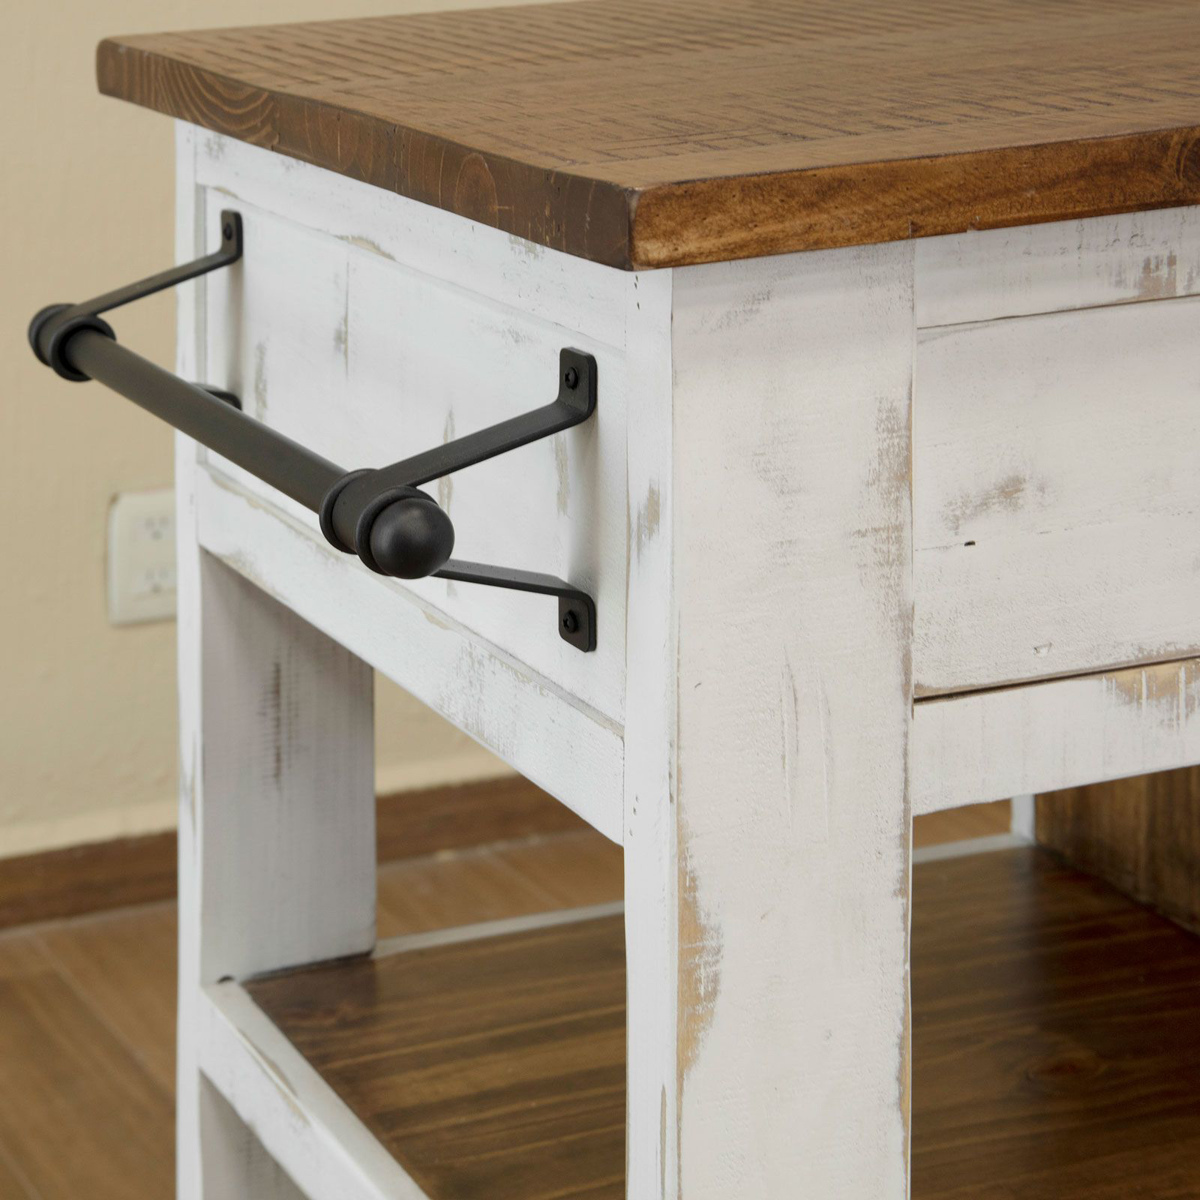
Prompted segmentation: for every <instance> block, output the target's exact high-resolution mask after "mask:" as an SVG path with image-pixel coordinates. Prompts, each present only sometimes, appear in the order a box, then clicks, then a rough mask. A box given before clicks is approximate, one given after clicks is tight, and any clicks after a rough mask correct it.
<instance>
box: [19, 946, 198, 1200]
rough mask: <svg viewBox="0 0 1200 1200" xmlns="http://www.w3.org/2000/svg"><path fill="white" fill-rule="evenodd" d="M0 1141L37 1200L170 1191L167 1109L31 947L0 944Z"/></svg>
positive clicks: (167, 1101)
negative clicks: (0, 1081)
mask: <svg viewBox="0 0 1200 1200" xmlns="http://www.w3.org/2000/svg"><path fill="white" fill-rule="evenodd" d="M0 1064H3V1076H4V1086H3V1088H0V1143H2V1144H3V1145H4V1146H5V1147H6V1148H7V1150H8V1152H9V1154H11V1155H13V1156H14V1159H15V1161H16V1162H17V1163H18V1166H19V1170H20V1172H21V1174H22V1175H23V1176H24V1177H25V1179H27V1180H28V1183H29V1185H30V1186H31V1187H32V1189H33V1191H34V1193H35V1195H36V1196H37V1197H39V1200H77V1198H78V1197H80V1196H86V1197H88V1198H89V1200H110V1198H111V1200H128V1198H129V1197H130V1196H134V1195H136V1196H169V1195H171V1194H172V1189H173V1188H174V1164H173V1157H174V1156H173V1142H174V1131H173V1118H174V1114H173V1111H172V1110H173V1105H172V1103H171V1098H170V1096H169V1094H167V1093H166V1092H164V1091H163V1089H162V1088H161V1087H159V1086H158V1085H157V1083H155V1081H154V1080H153V1079H152V1078H151V1077H150V1076H149V1075H148V1074H147V1073H146V1072H145V1071H143V1070H142V1069H141V1068H140V1067H139V1066H138V1064H137V1063H136V1061H134V1059H133V1058H132V1056H131V1055H130V1054H129V1052H128V1050H127V1049H126V1048H125V1046H124V1045H123V1044H122V1043H121V1042H120V1041H119V1040H118V1039H117V1038H116V1037H115V1035H114V1034H112V1033H111V1032H110V1031H109V1029H108V1028H107V1027H106V1026H105V1025H104V1024H103V1022H101V1021H100V1020H99V1018H97V1017H96V1015H95V1014H94V1013H93V1012H91V1011H90V1010H89V1008H88V1007H87V1005H86V1004H85V1003H84V1001H83V1000H81V998H80V997H79V995H78V994H77V993H76V991H75V990H74V988H72V987H71V986H70V985H69V984H68V983H67V982H66V980H64V979H63V978H62V977H61V976H60V975H59V974H58V972H57V971H56V970H55V969H54V966H53V964H52V963H51V962H50V960H49V959H48V958H47V957H46V955H45V954H44V953H43V952H42V950H41V949H40V947H38V946H37V944H36V942H35V941H34V940H33V939H31V938H28V937H21V936H16V937H13V936H10V937H7V938H4V939H0Z"/></svg>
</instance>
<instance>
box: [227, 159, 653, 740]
mask: <svg viewBox="0 0 1200 1200" xmlns="http://www.w3.org/2000/svg"><path fill="white" fill-rule="evenodd" d="M248 150H251V148H248V147H244V146H243V147H240V151H241V152H240V153H239V154H237V155H230V154H225V155H223V156H222V157H221V158H220V159H219V160H216V161H214V160H211V159H209V158H208V157H207V156H205V157H204V170H205V174H204V178H205V180H206V181H207V182H206V195H205V198H204V204H205V206H206V208H207V211H208V219H209V220H210V221H211V222H213V224H214V226H215V223H216V222H217V220H218V213H219V211H220V209H222V208H226V207H230V206H233V207H235V208H237V209H238V210H239V211H240V212H241V213H242V219H243V227H244V231H245V244H246V250H245V256H244V258H243V260H242V262H241V263H240V264H239V265H238V267H237V268H236V270H233V271H226V272H218V273H216V274H214V275H213V276H211V277H210V278H209V279H208V280H207V281H206V296H207V304H206V318H207V327H208V337H207V348H208V380H207V381H208V382H212V383H215V384H218V385H222V386H226V387H229V388H230V389H231V390H233V391H235V392H237V391H239V390H241V391H245V390H247V388H248V386H249V384H250V381H251V380H253V381H254V394H255V409H256V412H257V415H261V416H262V417H263V418H264V419H265V421H266V422H267V423H268V424H269V425H271V426H272V427H273V428H276V429H279V430H280V431H281V432H284V433H286V434H287V435H288V436H289V437H291V438H293V439H294V440H296V441H298V442H300V443H302V444H304V445H308V446H312V447H313V448H314V449H316V450H317V451H318V452H319V453H320V454H322V455H323V456H324V457H326V458H329V459H331V460H332V461H334V462H336V463H339V464H341V465H342V466H344V467H346V468H348V469H349V468H357V467H363V466H368V467H370V466H380V465H384V464H386V463H389V462H394V461H396V460H397V459H400V458H403V457H404V456H405V455H407V454H410V453H415V452H417V451H419V450H424V449H427V448H429V447H431V446H436V445H439V444H441V443H443V442H445V441H447V440H450V439H451V438H453V437H456V436H461V435H463V434H466V433H470V432H473V431H475V430H478V429H481V428H483V427H485V426H487V425H489V424H492V423H494V422H496V421H499V420H502V419H504V418H507V417H511V416H514V415H516V414H518V413H521V412H524V411H527V410H528V409H530V408H533V407H536V406H538V405H542V404H545V403H548V402H549V401H550V400H551V399H552V398H553V396H554V395H555V394H556V391H557V367H558V354H559V350H560V349H561V348H562V347H564V346H575V347H578V348H579V349H582V350H586V351H589V352H591V353H594V354H595V355H596V357H597V362H598V366H599V378H600V396H599V405H598V409H597V412H596V415H595V417H593V418H592V419H591V420H590V421H588V422H587V424H586V425H584V426H581V427H579V428H578V429H572V430H570V431H569V432H567V433H564V434H561V435H559V436H557V437H554V438H549V439H545V440H542V441H539V442H535V443H533V444H531V445H528V446H524V447H522V448H520V449H519V450H516V451H513V452H512V453H510V454H506V455H502V456H500V457H498V458H496V459H493V460H491V461H488V462H484V463H480V464H478V465H476V466H473V467H471V468H469V469H468V470H464V471H460V472H457V473H456V474H454V475H452V476H446V477H444V478H442V479H440V480H438V481H437V482H436V485H434V484H431V485H430V487H429V490H430V492H431V493H432V494H433V495H435V496H436V497H437V499H438V501H439V503H440V504H441V505H442V506H443V508H445V509H446V510H447V511H449V512H450V513H451V516H452V519H453V521H454V526H455V537H456V543H455V553H456V555H457V556H458V557H461V558H465V559H476V560H480V561H485V562H497V563H502V564H505V565H510V566H514V567H521V568H525V569H527V570H536V571H541V572H545V573H548V574H553V575H559V576H561V577H563V578H566V579H568V580H570V581H571V582H572V583H575V584H577V585H578V586H581V587H584V588H587V589H588V590H589V591H591V592H592V594H593V595H594V597H595V599H596V603H597V609H598V638H597V648H596V650H595V651H594V652H593V653H592V654H590V655H587V656H583V655H580V654H579V652H578V651H577V650H575V649H574V648H573V647H571V646H570V645H568V644H567V643H566V642H564V641H563V640H562V639H561V638H558V637H554V636H547V634H546V624H545V621H544V620H539V619H538V617H537V616H536V615H535V614H538V613H541V612H543V610H544V609H545V604H544V603H543V604H542V605H541V606H539V603H538V601H537V600H536V599H535V600H533V601H532V602H531V600H530V597H529V596H527V595H525V594H522V593H519V592H514V591H507V590H502V589H495V588H486V589H485V588H480V587H470V586H465V585H462V584H454V583H452V582H449V581H445V580H436V579H428V580H420V581H414V582H413V583H411V584H409V585H406V586H409V587H411V589H412V590H413V591H414V592H415V593H417V594H419V595H420V596H421V597H422V598H423V599H424V600H425V602H426V603H428V604H430V605H433V606H436V607H437V608H438V609H440V610H442V611H443V612H445V614H446V615H447V616H448V617H449V618H450V619H451V620H453V621H455V622H457V623H459V624H460V625H463V626H465V627H467V628H470V629H472V630H474V631H475V632H476V634H477V635H478V636H479V637H480V638H481V639H484V640H486V641H488V642H491V643H493V644H495V645H497V646H500V647H502V648H503V649H504V650H505V651H506V652H508V653H510V654H512V655H513V656H514V657H515V658H516V659H518V660H519V661H520V662H522V663H524V664H526V665H527V666H528V668H529V669H530V671H531V672H533V673H536V674H538V675H540V676H544V677H546V678H548V679H550V680H552V681H553V682H554V683H555V684H556V685H557V686H560V687H562V688H564V689H565V690H567V691H569V692H570V693H571V694H572V695H575V696H578V697H579V698H580V699H581V700H582V701H583V702H584V703H586V704H588V705H590V706H591V707H593V708H596V709H598V710H600V711H601V712H603V713H604V714H605V716H607V717H608V718H609V719H610V720H613V721H616V722H621V721H622V720H623V711H622V706H623V702H624V657H625V656H624V644H623V630H624V624H625V617H624V606H625V568H624V559H625V551H626V530H625V514H624V511H623V494H624V470H625V454H624V435H625V413H624V409H625V403H626V393H627V391H628V389H629V387H630V381H629V379H628V373H627V370H626V367H625V361H624V350H623V342H624V338H625V332H624V330H625V320H624V319H623V318H621V319H619V320H617V321H616V322H614V318H613V316H612V314H611V313H609V312H607V311H605V312H603V313H601V312H599V311H597V308H596V305H595V304H594V303H591V302H588V301H587V300H586V299H584V300H583V301H582V302H581V301H578V300H576V301H575V302H574V303H573V304H571V305H564V306H563V309H562V311H560V312H556V313H554V314H552V315H550V314H547V315H536V314H535V313H533V312H531V311H530V306H529V304H528V303H527V299H526V298H527V296H528V295H531V294H536V293H537V291H538V290H539V281H540V280H542V279H543V278H544V277H545V276H546V275H547V274H548V268H549V265H550V264H549V260H550V259H553V258H562V257H565V256H562V255H554V254H552V253H551V252H547V254H546V255H543V256H541V257H539V258H537V259H533V260H531V259H529V258H528V257H527V256H521V255H517V254H516V252H515V249H514V247H513V246H512V244H511V241H510V240H509V239H507V238H504V237H499V239H498V240H496V241H494V242H493V243H492V244H491V246H490V251H489V252H490V253H491V254H493V255H495V256H496V257H497V258H499V259H500V262H499V263H493V264H492V266H491V268H490V269H489V268H485V267H484V266H483V265H482V264H480V269H479V272H478V276H479V278H478V281H472V283H471V285H470V286H467V285H465V284H464V282H463V281H461V280H460V279H458V278H457V277H456V273H455V272H454V271H453V270H451V269H450V266H451V264H445V265H443V266H442V268H441V269H440V270H438V271H434V270H433V269H432V267H433V264H431V263H430V262H428V261H427V258H428V246H426V247H425V248H424V250H419V249H415V248H413V247H408V248H407V249H406V251H405V253H404V255H403V256H401V255H399V254H380V253H378V252H376V250H374V249H369V248H363V247H362V246H361V245H360V244H359V243H361V242H362V241H363V237H364V235H366V236H367V240H368V241H373V242H379V241H380V239H385V238H388V237H394V230H393V227H394V225H395V222H396V217H397V213H398V211H400V210H405V209H406V208H409V209H411V208H417V209H419V208H420V207H421V206H420V205H413V204H412V203H411V202H409V201H403V200H400V199H399V198H398V197H392V198H391V201H392V203H391V204H390V205H386V206H383V207H382V208H379V207H378V206H377V205H375V204H365V203H363V199H364V197H363V196H362V194H361V193H360V191H359V189H358V188H357V187H356V185H354V183H353V181H352V180H349V179H346V178H345V177H342V176H337V175H332V174H329V173H327V172H320V171H311V169H309V170H307V171H306V170H301V171H299V172H296V171H293V172H290V173H288V174H287V176H286V179H284V178H283V176H282V175H281V174H280V168H279V166H278V165H277V160H278V158H279V156H278V155H273V154H270V153H269V152H265V151H257V152H253V151H251V153H250V154H249V155H247V153H246V151H248ZM255 153H256V154H257V160H255V159H254V155H255ZM235 159H236V160H239V161H241V162H242V167H243V169H244V172H245V173H250V172H253V173H254V178H255V179H257V180H258V187H255V186H245V185H246V182H247V181H246V178H245V174H244V173H243V174H239V172H238V170H237V169H236V166H237V164H236V163H235ZM242 160H245V161H242ZM310 171H311V173H310ZM264 183H265V184H266V187H265V189H264V188H263V184H264ZM218 185H220V187H219V186H218ZM243 193H244V194H243ZM254 201H258V204H256V203H255V202H254ZM259 204H264V205H265V204H269V205H270V206H271V207H270V208H269V209H266V208H263V207H259ZM351 215H352V216H354V217H355V218H357V224H356V226H355V227H356V229H357V230H358V231H359V232H358V233H357V234H356V235H355V237H351V238H347V237H346V236H344V235H342V234H341V233H340V231H339V228H338V226H337V224H336V222H338V221H344V220H346V219H347V218H348V217H349V216H351ZM467 228H474V227H473V226H467ZM368 230H369V231H370V232H369V234H368V233H367V231H368ZM485 249H488V248H487V247H485V245H482V244H481V245H480V246H478V247H477V251H478V252H479V253H480V254H481V255H482V254H483V253H484V251H485ZM397 250H399V247H397ZM414 258H415V260H416V261H415V262H414ZM493 273H501V275H502V279H503V286H499V285H493V286H492V287H490V288H489V286H488V285H489V279H490V276H491V275H492V274H493ZM610 273H612V272H610ZM448 274H449V275H451V276H452V277H451V278H446V276H447V275H448ZM613 274H615V273H613ZM632 292H633V288H632V284H631V283H630V282H626V283H624V284H623V285H622V286H621V287H620V288H619V289H616V291H615V299H617V300H618V301H620V302H621V303H622V304H627V303H628V302H629V299H630V297H631V296H632ZM498 293H499V294H498ZM569 322H570V323H569ZM331 331H333V333H332V337H331ZM606 338H615V339H617V341H616V344H614V343H613V342H612V341H606V340H605V339H606ZM214 460H215V456H214ZM224 469H225V470H226V472H227V473H228V474H229V475H230V476H231V477H232V478H235V479H238V480H240V481H241V482H242V483H243V485H244V486H245V487H246V489H247V490H248V491H251V492H254V493H256V494H257V495H260V496H262V497H264V498H269V499H270V500H271V501H272V502H273V503H276V504H278V505H279V507H280V508H281V509H282V510H283V511H286V512H288V513H290V514H291V515H293V516H295V517H297V518H298V519H301V520H304V521H307V522H308V523H309V524H310V525H312V527H313V528H316V517H315V516H314V515H313V514H311V513H305V512H304V510H303V509H302V508H301V507H300V506H298V505H296V504H294V503H293V502H291V501H289V500H287V498H286V497H282V496H280V495H278V494H277V493H275V492H274V491H273V489H271V488H269V487H268V486H267V485H265V484H263V483H262V482H261V481H259V480H257V479H255V478H254V477H253V476H252V475H250V474H249V473H247V472H244V471H241V470H240V469H239V468H237V467H235V466H233V465H232V464H228V463H227V464H225V466H224ZM551 629H553V625H551Z"/></svg>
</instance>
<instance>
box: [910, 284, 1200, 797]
mask: <svg viewBox="0 0 1200 1200" xmlns="http://www.w3.org/2000/svg"><path fill="white" fill-rule="evenodd" d="M1198 327H1200V297H1194V298H1188V299H1182V300H1166V301H1162V302H1159V303H1155V304H1134V305H1118V306H1113V307H1106V308H1095V309H1090V310H1088V311H1084V312H1066V313H1054V314H1049V315H1045V316H1037V317H1028V318H1022V319H1017V320H1003V321H995V322H991V323H986V324H981V325H962V326H953V327H949V328H938V329H928V330H925V331H923V332H922V333H921V334H920V336H919V339H918V344H917V362H916V400H915V402H914V414H915V416H914V422H913V468H912V471H913V474H912V495H913V542H914V550H915V555H914V565H913V570H914V579H915V587H916V596H917V600H916V625H915V629H914V641H913V674H914V677H915V681H916V692H917V694H918V695H935V694H940V693H946V692H958V691H965V690H970V689H973V688H986V687H996V686H999V685H1003V684H1010V683H1018V682H1022V681H1025V680H1030V679H1037V678H1043V677H1046V676H1055V675H1075V674H1079V673H1081V672H1087V671H1101V670H1109V669H1111V668H1116V667H1122V666H1128V665H1132V664H1134V663H1142V662H1162V661H1166V660H1169V659H1181V658H1187V657H1190V656H1192V655H1194V654H1197V653H1200V606H1197V604H1196V599H1195V598H1196V594H1197V592H1198V591H1200V559H1198V558H1197V556H1196V555H1195V554H1194V553H1190V552H1189V550H1188V547H1192V546H1194V545H1195V533H1196V525H1197V520H1198V519H1200V472H1197V470H1196V455H1195V447H1196V446H1197V445H1200V339H1197V337H1196V329H1197V328H1198ZM973 798H974V797H973ZM979 798H980V799H981V798H982V797H979Z"/></svg>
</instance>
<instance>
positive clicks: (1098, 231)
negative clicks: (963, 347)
mask: <svg viewBox="0 0 1200 1200" xmlns="http://www.w3.org/2000/svg"><path fill="white" fill-rule="evenodd" d="M915 253H916V270H917V280H916V320H917V325H918V326H919V327H921V328H926V327H929V326H934V325H960V324H963V323H966V322H977V321H993V320H997V319H1000V318H1004V317H1017V316H1028V315H1031V314H1034V313H1049V312H1062V311H1064V310H1067V309H1080V308H1093V307H1096V306H1098V305H1104V304H1132V303H1138V302H1141V301H1147V300H1170V299H1176V298H1179V297H1182V296H1195V295H1197V294H1198V293H1200V208H1195V207H1193V208H1171V209H1157V210H1155V211H1154V212H1138V213H1122V214H1120V215H1118V216H1113V217H1097V218H1094V219H1090V220H1086V221H1055V222H1051V223H1050V224H1046V225H1024V226H1017V227H1015V228H1012V229H988V230H983V231H979V232H975V233H966V234H956V235H954V236H952V237H935V238H920V239H918V241H917V242H916V250H915Z"/></svg>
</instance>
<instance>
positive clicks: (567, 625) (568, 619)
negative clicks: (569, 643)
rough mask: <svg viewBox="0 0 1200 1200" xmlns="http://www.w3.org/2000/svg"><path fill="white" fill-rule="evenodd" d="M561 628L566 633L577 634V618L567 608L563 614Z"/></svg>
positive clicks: (573, 612)
mask: <svg viewBox="0 0 1200 1200" xmlns="http://www.w3.org/2000/svg"><path fill="white" fill-rule="evenodd" d="M562 627H563V629H564V630H565V631H566V632H567V633H578V632H579V617H578V616H576V614H575V611H574V610H573V609H570V608H569V609H567V611H566V612H565V613H563V619H562Z"/></svg>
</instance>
